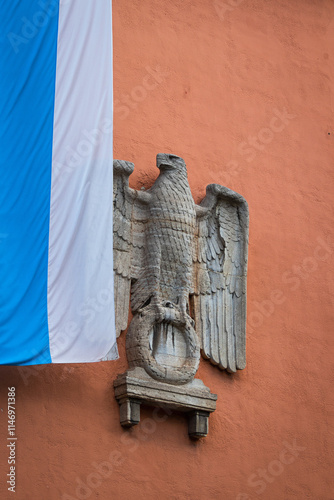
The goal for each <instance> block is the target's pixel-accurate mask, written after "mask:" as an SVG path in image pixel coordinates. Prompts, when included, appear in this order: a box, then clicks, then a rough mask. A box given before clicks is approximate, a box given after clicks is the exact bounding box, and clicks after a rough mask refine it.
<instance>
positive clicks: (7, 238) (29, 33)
mask: <svg viewBox="0 0 334 500" xmlns="http://www.w3.org/2000/svg"><path fill="white" fill-rule="evenodd" d="M0 36H1V38H0V364H6V365H32V364H43V363H72V362H89V361H99V360H102V359H115V358H117V347H116V343H115V342H116V337H115V326H114V324H115V321H114V294H113V265H112V29H111V0H10V1H8V0H0Z"/></svg>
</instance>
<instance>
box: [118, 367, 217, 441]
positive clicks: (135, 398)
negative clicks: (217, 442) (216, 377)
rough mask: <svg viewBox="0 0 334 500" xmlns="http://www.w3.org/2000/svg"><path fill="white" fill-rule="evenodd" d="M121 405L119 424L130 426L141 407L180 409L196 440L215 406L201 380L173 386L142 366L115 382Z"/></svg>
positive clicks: (213, 396)
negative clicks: (149, 373) (155, 378)
mask: <svg viewBox="0 0 334 500" xmlns="http://www.w3.org/2000/svg"><path fill="white" fill-rule="evenodd" d="M114 388H115V397H116V399H117V401H118V403H119V406H120V423H121V425H122V426H123V427H132V426H133V425H136V424H138V423H139V422H140V406H141V404H144V405H147V406H155V407H161V408H169V409H171V410H176V411H181V412H183V413H185V414H186V415H187V417H188V433H189V436H190V437H192V438H195V439H198V438H200V437H205V436H206V435H207V434H208V431H209V415H210V413H212V412H213V411H215V409H216V400H217V395H216V394H212V393H211V392H210V389H209V388H208V387H206V386H205V385H204V384H203V382H202V381H201V380H200V379H194V380H193V381H192V382H189V383H188V384H184V385H172V384H167V383H165V382H159V381H157V380H154V379H152V378H151V377H150V376H149V375H148V374H147V373H146V372H145V370H144V369H143V368H139V367H136V368H133V369H130V370H128V371H127V372H125V373H123V374H121V375H118V377H117V379H116V380H115V381H114Z"/></svg>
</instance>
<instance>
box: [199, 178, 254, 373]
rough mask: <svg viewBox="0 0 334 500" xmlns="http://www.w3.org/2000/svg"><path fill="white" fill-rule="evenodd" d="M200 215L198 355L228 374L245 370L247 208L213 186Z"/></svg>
mask: <svg viewBox="0 0 334 500" xmlns="http://www.w3.org/2000/svg"><path fill="white" fill-rule="evenodd" d="M200 207H203V208H206V209H207V210H206V212H203V211H201V212H199V214H198V219H197V220H198V230H197V234H198V238H197V253H196V257H195V259H194V260H195V262H194V287H193V291H194V297H193V305H194V317H195V321H196V329H197V331H198V333H199V336H200V338H201V341H202V354H203V356H204V357H205V358H207V359H210V361H211V363H213V364H215V365H218V366H219V367H220V368H221V369H226V370H228V371H230V372H235V371H236V370H237V369H239V370H241V369H243V368H244V367H245V364H246V360H245V354H246V353H245V336H246V277H247V248H248V224H249V223H248V206H247V203H246V201H245V199H244V198H243V197H242V196H240V195H238V194H237V193H234V192H233V191H231V190H229V189H228V188H224V187H222V186H219V185H217V184H211V185H209V186H208V187H207V195H206V197H205V198H204V200H203V202H202V203H201V205H200Z"/></svg>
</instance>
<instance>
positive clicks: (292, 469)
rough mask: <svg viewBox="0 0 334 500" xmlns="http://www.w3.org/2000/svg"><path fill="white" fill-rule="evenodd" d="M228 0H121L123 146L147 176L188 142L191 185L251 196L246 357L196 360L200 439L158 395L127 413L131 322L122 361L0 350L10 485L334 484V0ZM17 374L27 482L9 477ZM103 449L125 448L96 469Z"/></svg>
mask: <svg viewBox="0 0 334 500" xmlns="http://www.w3.org/2000/svg"><path fill="white" fill-rule="evenodd" d="M232 3H234V5H235V7H231V8H230V9H226V7H222V6H223V5H224V4H223V3H222V2H221V3H220V4H219V3H218V4H217V5H218V7H217V9H216V8H215V3H214V2H213V1H206V0H192V1H188V0H182V1H181V0H178V1H176V0H170V1H168V2H166V1H159V0H155V1H154V0H131V1H130V0H113V11H114V18H113V22H114V68H115V102H116V106H115V134H114V152H115V157H116V158H124V159H127V160H130V161H135V163H136V170H135V173H134V179H133V180H132V182H133V184H132V185H133V187H136V188H137V189H138V188H140V187H141V185H142V184H144V185H146V186H148V185H150V184H151V183H152V181H153V179H154V178H155V176H156V174H157V170H156V167H155V165H154V159H155V154H156V152H157V151H162V152H166V153H168V152H170V153H176V154H178V155H180V156H181V157H182V158H184V159H185V160H186V162H187V164H188V165H189V181H190V187H191V190H192V193H193V194H194V198H195V201H196V202H198V201H199V200H200V199H202V198H203V196H204V194H205V192H204V189H205V186H206V185H207V184H208V183H210V182H217V183H219V184H222V185H226V186H228V187H230V188H231V189H233V190H235V191H237V192H238V193H241V194H242V195H243V196H244V197H245V198H246V199H247V201H248V202H249V208H250V215H251V217H250V221H251V223H250V246H249V272H248V332H247V363H248V364H247V367H246V369H245V370H244V371H242V372H240V373H237V374H235V375H229V374H227V373H222V372H220V371H219V370H218V369H217V368H215V367H213V366H211V365H210V364H209V363H208V362H205V361H202V362H201V365H200V368H199V371H198V375H197V376H198V377H199V378H201V379H202V380H203V382H204V383H205V385H206V386H208V387H210V389H211V391H212V392H213V393H216V394H218V401H217V410H216V411H215V412H214V413H213V414H212V415H211V417H210V432H209V435H208V437H207V438H205V440H200V441H199V442H191V441H189V438H188V434H187V427H186V425H185V422H184V417H183V416H182V415H177V414H175V415H164V414H163V413H158V414H157V413H155V414H154V413H153V411H154V410H152V409H149V408H148V409H142V414H141V419H142V422H141V424H139V425H138V426H136V427H135V428H133V429H132V430H130V431H126V430H123V429H122V428H121V427H120V424H119V408H118V404H117V401H116V400H115V397H114V392H113V380H114V379H115V378H116V376H117V374H118V373H122V372H124V371H125V370H126V369H127V362H126V356H125V336H124V334H122V336H121V338H120V339H119V353H120V359H119V360H118V361H116V362H105V363H100V364H92V365H79V366H75V365H67V366H65V365H60V366H48V367H44V368H38V369H36V370H34V369H31V368H29V369H22V368H21V369H19V368H17V367H1V369H0V377H1V378H0V380H1V383H0V403H1V408H2V409H3V411H0V488H1V493H0V496H1V499H7V498H16V499H17V500H25V499H29V500H30V499H34V500H54V499H63V500H65V499H68V498H70V499H73V498H91V499H101V500H107V499H110V498H113V499H120V500H123V499H124V500H134V499H136V500H137V499H138V500H144V499H145V500H153V499H156V498H159V499H161V500H162V499H177V500H178V499H182V500H183V499H187V500H190V499H191V500H202V499H227V500H247V499H252V500H254V499H266V500H282V499H287V500H290V499H291V500H295V499H296V500H304V499H311V500H315V499H316V500H330V499H333V498H334V497H333V483H332V477H333V472H332V470H333V451H332V450H333V430H332V429H333V427H332V425H331V424H332V423H333V396H332V394H333V390H332V387H333V368H332V359H333V340H332V339H333V271H332V270H333V261H334V237H333V231H332V227H333V156H334V155H333V148H334V142H333V141H334V123H333V78H334V66H333V54H332V52H333V45H334V3H333V1H332V0H318V1H315V0H294V1H293V2H291V1H288V0H275V1H274V0H244V1H240V2H231V4H232ZM226 4H227V0H226ZM226 4H225V5H226ZM157 67H160V70H159V71H158V73H155V77H156V80H154V79H153V78H152V77H150V76H148V75H150V72H152V71H155V70H156V68H157ZM155 83H156V85H155ZM144 85H146V87H147V89H146V88H145V87H144ZM148 87H149V88H148ZM143 89H144V90H143ZM127 96H128V97H127ZM129 96H130V97H129ZM144 96H145V97H144ZM122 100H123V101H124V102H123V103H121V101H122ZM126 102H127V103H126ZM284 110H286V112H287V113H288V114H289V117H287V116H286V115H285V118H284V120H285V122H282V121H281V122H279V121H277V120H275V119H274V118H275V117H277V116H278V114H279V113H283V112H284ZM282 124H284V126H282ZM268 129H269V132H268ZM249 137H250V138H251V141H252V142H253V141H254V139H253V138H254V137H255V139H256V145H257V146H256V147H254V146H250V145H249V144H248V142H249ZM256 148H257V149H256ZM323 242H327V243H326V245H327V246H326V247H325V246H324V243H323ZM27 321H28V318H27ZM8 386H10V387H11V386H15V387H16V392H17V412H16V413H17V436H18V443H17V492H16V494H15V495H14V494H12V493H8V494H7V493H6V489H5V481H6V474H7V472H8V465H7V449H6V437H7V434H6V431H7V415H6V393H7V387H8ZM165 417H166V418H167V417H168V418H167V419H165ZM158 420H159V421H158ZM289 446H290V447H294V452H293V453H294V454H291V452H289V451H288V448H289ZM296 446H297V448H296ZM101 462H109V464H110V463H111V462H113V463H114V465H113V470H110V466H108V465H107V464H106V463H105V464H104V468H103V467H102V470H103V473H104V474H105V476H108V477H104V478H101V479H99V477H100V476H96V475H94V474H96V472H97V469H96V467H98V464H101ZM93 473H94V474H93ZM92 474H93V475H92ZM261 476H262V477H261ZM80 481H81V483H80ZM87 482H89V483H90V486H89V487H87V486H86V489H84V487H83V484H85V485H87ZM78 484H81V489H77V488H78ZM94 485H95V486H94ZM65 494H67V495H68V496H66V495H65Z"/></svg>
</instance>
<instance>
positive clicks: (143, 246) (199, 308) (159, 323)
mask: <svg viewBox="0 0 334 500" xmlns="http://www.w3.org/2000/svg"><path fill="white" fill-rule="evenodd" d="M157 167H158V169H159V170H160V174H159V177H158V178H157V179H156V181H155V183H154V185H153V186H152V187H151V188H150V189H148V190H141V191H137V190H134V189H131V188H130V187H129V176H130V175H131V173H132V172H133V170H134V165H133V163H130V162H127V161H122V160H114V280H115V282H114V286H115V310H116V328H117V335H120V333H121V331H122V330H125V329H126V328H127V323H128V312H129V311H128V304H129V299H130V298H131V310H132V314H133V319H132V321H131V323H130V326H129V329H128V332H127V338H126V353H127V358H128V362H129V366H130V369H129V370H127V371H126V372H125V373H123V374H121V375H119V376H118V377H117V379H116V380H115V382H114V387H115V395H116V399H117V401H118V402H119V405H120V420H121V425H122V426H124V427H129V426H132V425H135V424H138V423H139V421H140V405H141V404H145V405H150V406H160V407H167V408H171V409H176V410H178V411H183V412H185V413H186V414H187V415H188V422H189V424H188V430H189V435H190V436H191V437H195V438H199V437H203V436H206V435H207V433H208V418H209V415H210V413H211V412H213V411H214V410H215V409H216V400H217V395H216V394H212V393H211V392H210V389H209V388H208V387H206V386H205V385H204V384H203V382H202V381H201V380H200V379H197V378H196V379H195V378H194V377H195V374H196V372H197V369H198V366H199V362H200V353H202V356H203V357H204V358H206V359H209V360H210V361H211V363H212V364H214V365H218V367H219V368H220V369H222V370H228V371H229V372H236V371H237V370H242V369H243V368H245V364H246V359H245V336H246V275H247V249H248V206H247V203H246V201H245V199H244V198H243V197H242V196H241V195H239V194H237V193H235V192H234V191H231V190H230V189H228V188H226V187H223V186H220V185H218V184H210V185H208V186H207V188H206V197H205V198H204V200H203V201H202V202H201V204H200V205H196V204H195V202H194V200H193V197H192V194H191V191H190V187H189V183H188V178H187V169H186V165H185V162H184V160H183V159H182V158H180V157H178V156H175V155H169V154H158V155H157Z"/></svg>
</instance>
